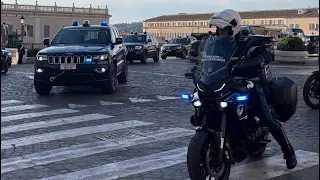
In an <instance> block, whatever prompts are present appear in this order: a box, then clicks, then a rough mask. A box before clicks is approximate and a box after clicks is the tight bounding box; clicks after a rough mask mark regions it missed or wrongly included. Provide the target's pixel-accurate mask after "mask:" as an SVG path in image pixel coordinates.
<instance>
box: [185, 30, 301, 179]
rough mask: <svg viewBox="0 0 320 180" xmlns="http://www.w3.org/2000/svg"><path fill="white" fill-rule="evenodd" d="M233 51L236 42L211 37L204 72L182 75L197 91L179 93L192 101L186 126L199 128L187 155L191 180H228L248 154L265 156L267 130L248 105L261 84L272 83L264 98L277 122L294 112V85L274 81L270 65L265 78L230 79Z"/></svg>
mask: <svg viewBox="0 0 320 180" xmlns="http://www.w3.org/2000/svg"><path fill="white" fill-rule="evenodd" d="M258 44H259V45H260V43H258ZM236 50H237V43H236V40H235V38H234V37H232V36H225V37H212V36H210V37H209V38H208V40H206V42H205V43H204V49H203V52H202V55H203V56H202V61H201V63H200V65H199V66H200V69H201V71H202V72H201V73H198V74H199V75H198V76H195V73H186V74H185V76H186V77H187V78H188V79H193V82H194V85H195V87H196V88H195V92H194V93H193V94H190V93H186V92H181V93H180V97H181V99H183V100H186V101H188V102H191V103H192V105H193V106H194V109H195V114H194V115H192V117H191V118H190V122H191V124H192V125H193V126H196V127H197V128H196V132H195V134H194V136H193V137H192V138H191V140H190V144H189V147H188V153H187V166H188V172H189V176H190V178H191V180H205V179H211V178H214V179H215V180H227V179H228V178H229V175H230V170H231V165H232V164H235V163H240V162H242V161H243V160H244V159H246V158H247V156H248V155H249V156H251V157H255V158H256V157H259V156H261V155H262V154H263V153H264V151H265V149H266V146H267V143H269V142H270V140H269V139H268V135H269V129H268V128H267V127H266V126H265V125H264V124H263V123H262V122H260V118H259V115H258V114H256V111H255V110H254V107H253V106H252V101H251V100H250V99H252V98H253V97H252V95H251V93H250V92H251V90H252V89H253V88H254V86H255V84H256V83H260V82H261V80H262V79H264V80H265V81H266V82H267V80H268V79H270V80H269V81H268V82H269V83H268V85H267V86H266V87H265V92H266V94H267V95H266V96H267V97H266V98H267V101H268V104H269V105H271V106H272V107H273V110H274V111H275V113H276V114H277V116H278V119H279V120H280V121H282V122H286V121H287V120H288V119H290V118H291V117H292V115H293V114H294V113H295V111H296V105H297V86H296V84H295V83H294V82H293V81H292V80H290V79H289V78H287V77H278V78H276V77H275V78H272V77H271V72H270V69H269V65H268V63H265V64H263V65H261V66H260V69H259V71H262V72H264V73H263V75H264V76H260V77H257V76H252V77H242V76H241V77H235V76H234V75H233V74H232V72H231V71H230V69H229V68H230V67H229V65H230V64H231V61H230V59H231V58H232V56H233V54H234V53H235V51H236ZM243 68H248V67H243ZM231 69H232V68H231ZM193 70H194V69H193ZM249 72H255V71H254V69H251V71H249ZM283 95H286V97H283Z"/></svg>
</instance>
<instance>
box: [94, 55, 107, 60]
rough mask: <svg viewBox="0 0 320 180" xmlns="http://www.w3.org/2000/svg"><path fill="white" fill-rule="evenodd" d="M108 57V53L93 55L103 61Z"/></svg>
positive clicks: (95, 58)
mask: <svg viewBox="0 0 320 180" xmlns="http://www.w3.org/2000/svg"><path fill="white" fill-rule="evenodd" d="M107 58H108V54H102V55H97V56H93V59H94V60H98V61H100V60H101V61H103V60H106V59H107Z"/></svg>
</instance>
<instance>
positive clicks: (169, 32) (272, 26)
mask: <svg viewBox="0 0 320 180" xmlns="http://www.w3.org/2000/svg"><path fill="white" fill-rule="evenodd" d="M213 14H214V13H205V14H186V13H180V14H177V15H163V16H159V17H155V18H151V19H147V20H145V21H143V30H144V31H147V32H149V33H151V34H153V35H155V36H156V37H165V38H166V39H171V38H174V37H177V36H187V35H190V34H191V33H203V32H208V31H215V29H214V28H213V29H212V28H209V25H208V24H209V19H210V18H211V16H212V15H213ZM239 14H240V16H241V18H242V25H244V26H260V27H264V28H265V33H264V34H265V35H271V36H276V35H277V34H278V33H280V32H281V31H282V30H283V29H285V28H300V29H302V30H303V31H304V32H305V34H312V33H313V34H315V35H319V8H305V9H282V10H263V11H243V12H239Z"/></svg>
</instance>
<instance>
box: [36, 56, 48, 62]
mask: <svg viewBox="0 0 320 180" xmlns="http://www.w3.org/2000/svg"><path fill="white" fill-rule="evenodd" d="M37 60H38V61H46V60H48V56H47V55H37Z"/></svg>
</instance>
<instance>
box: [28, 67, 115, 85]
mask: <svg viewBox="0 0 320 180" xmlns="http://www.w3.org/2000/svg"><path fill="white" fill-rule="evenodd" d="M108 74H109V68H108V66H107V65H95V64H77V65H76V69H74V70H61V69H60V65H59V64H55V65H49V64H46V65H42V66H41V65H39V63H38V64H37V63H35V69H34V83H49V84H51V85H53V86H86V85H99V84H100V83H102V82H105V81H108V80H109V79H108ZM52 78H54V80H52Z"/></svg>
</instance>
